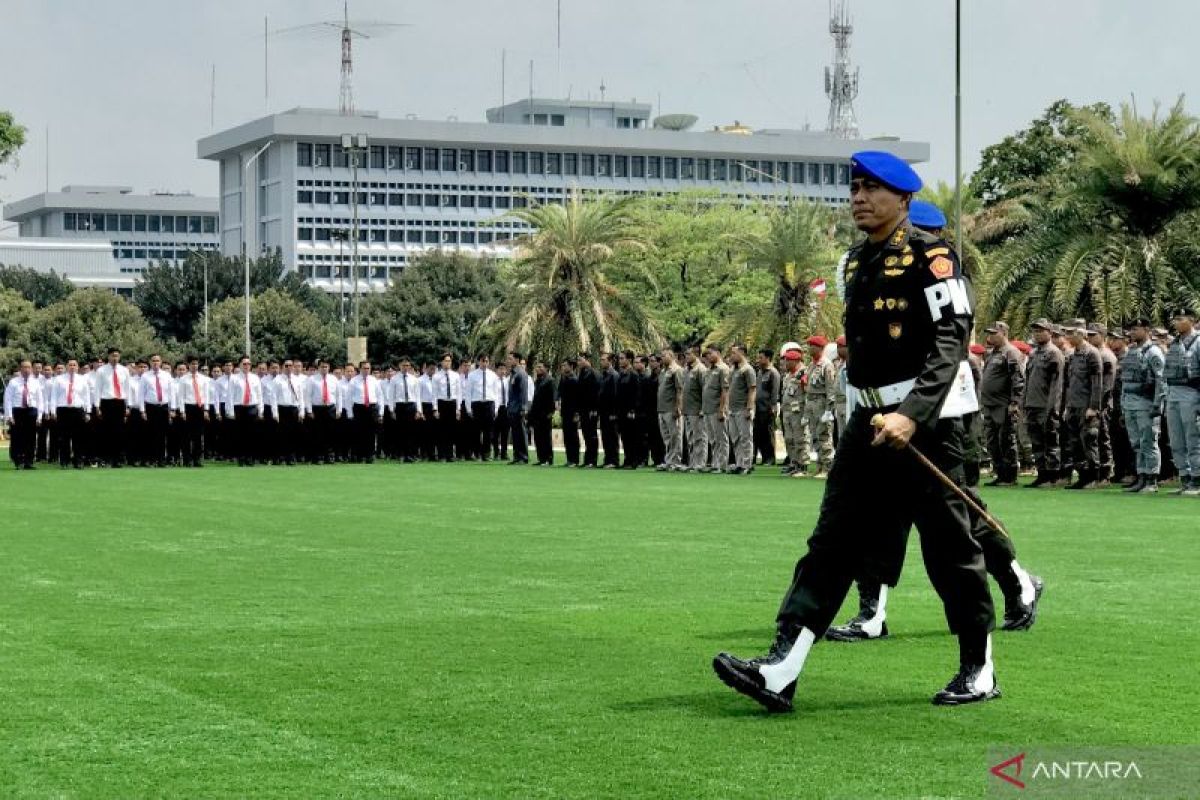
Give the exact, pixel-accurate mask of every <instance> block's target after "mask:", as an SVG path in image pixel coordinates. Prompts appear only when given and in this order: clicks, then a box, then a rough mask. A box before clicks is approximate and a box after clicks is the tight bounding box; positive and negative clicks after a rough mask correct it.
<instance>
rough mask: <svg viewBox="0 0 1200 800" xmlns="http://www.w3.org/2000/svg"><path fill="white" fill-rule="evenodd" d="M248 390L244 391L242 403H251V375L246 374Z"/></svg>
mask: <svg viewBox="0 0 1200 800" xmlns="http://www.w3.org/2000/svg"><path fill="white" fill-rule="evenodd" d="M245 379H246V391H244V392H242V405H244V406H248V405H250V376H249V375H246V377H245Z"/></svg>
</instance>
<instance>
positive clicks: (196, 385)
mask: <svg viewBox="0 0 1200 800" xmlns="http://www.w3.org/2000/svg"><path fill="white" fill-rule="evenodd" d="M192 392H193V393H194V394H195V395H196V405H202V403H201V402H200V379H199V378H197V377H196V374H195V373H192Z"/></svg>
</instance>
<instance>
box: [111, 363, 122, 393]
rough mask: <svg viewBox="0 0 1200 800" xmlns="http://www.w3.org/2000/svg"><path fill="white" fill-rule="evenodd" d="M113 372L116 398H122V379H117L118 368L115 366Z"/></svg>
mask: <svg viewBox="0 0 1200 800" xmlns="http://www.w3.org/2000/svg"><path fill="white" fill-rule="evenodd" d="M112 372H113V395H114V396H115V397H116V399H118V400H120V399H121V381H119V380H118V379H117V368H116V367H113V368H112Z"/></svg>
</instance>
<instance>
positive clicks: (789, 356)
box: [783, 350, 804, 361]
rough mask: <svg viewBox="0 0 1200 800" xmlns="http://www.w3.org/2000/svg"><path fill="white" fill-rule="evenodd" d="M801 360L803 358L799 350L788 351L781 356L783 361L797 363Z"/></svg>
mask: <svg viewBox="0 0 1200 800" xmlns="http://www.w3.org/2000/svg"><path fill="white" fill-rule="evenodd" d="M802 358H804V356H803V354H801V352H800V351H799V350H788V351H787V352H786V353H784V354H783V359H784V361H799V360H800V359H802Z"/></svg>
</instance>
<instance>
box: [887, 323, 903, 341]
mask: <svg viewBox="0 0 1200 800" xmlns="http://www.w3.org/2000/svg"><path fill="white" fill-rule="evenodd" d="M903 332H904V328H902V327H901V325H900V323H899V322H893V323H892V324H890V325H888V335H889V336H891V337H892V338H893V339H899V338H900V334H902V333H903Z"/></svg>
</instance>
